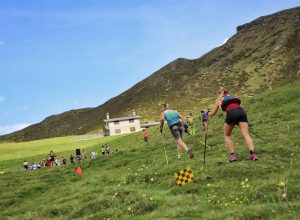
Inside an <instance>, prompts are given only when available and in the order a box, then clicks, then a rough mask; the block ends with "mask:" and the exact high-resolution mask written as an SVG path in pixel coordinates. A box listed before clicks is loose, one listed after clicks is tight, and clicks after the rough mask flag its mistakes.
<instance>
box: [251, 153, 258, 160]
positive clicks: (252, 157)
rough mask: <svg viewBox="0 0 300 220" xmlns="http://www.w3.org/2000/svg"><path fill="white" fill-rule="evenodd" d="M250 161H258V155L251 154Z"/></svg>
mask: <svg viewBox="0 0 300 220" xmlns="http://www.w3.org/2000/svg"><path fill="white" fill-rule="evenodd" d="M250 160H253V161H255V160H258V158H257V156H256V154H251V155H250Z"/></svg>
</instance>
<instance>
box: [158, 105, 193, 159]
mask: <svg viewBox="0 0 300 220" xmlns="http://www.w3.org/2000/svg"><path fill="white" fill-rule="evenodd" d="M165 120H166V121H167V124H168V126H169V128H170V131H171V133H172V135H173V137H174V138H175V139H176V145H177V153H178V159H181V154H182V151H183V150H185V151H186V152H187V153H188V154H189V156H190V158H191V159H192V158H193V157H194V154H193V150H192V149H191V148H188V147H187V146H186V144H185V143H184V142H183V140H182V121H183V120H184V118H183V117H182V115H181V114H180V113H178V112H177V111H174V110H170V109H169V105H168V104H163V112H162V114H161V119H160V132H161V133H162V130H163V127H164V122H165Z"/></svg>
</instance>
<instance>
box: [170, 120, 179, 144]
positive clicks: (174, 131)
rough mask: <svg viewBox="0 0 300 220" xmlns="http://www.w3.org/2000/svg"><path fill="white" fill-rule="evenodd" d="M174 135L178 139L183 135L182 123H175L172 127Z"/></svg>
mask: <svg viewBox="0 0 300 220" xmlns="http://www.w3.org/2000/svg"><path fill="white" fill-rule="evenodd" d="M170 130H171V133H172V135H173V137H174V138H175V139H176V140H177V139H178V138H181V137H182V125H181V123H177V124H174V125H172V126H171V127H170Z"/></svg>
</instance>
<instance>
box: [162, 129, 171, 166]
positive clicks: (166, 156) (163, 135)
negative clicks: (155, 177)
mask: <svg viewBox="0 0 300 220" xmlns="http://www.w3.org/2000/svg"><path fill="white" fill-rule="evenodd" d="M161 135H162V139H163V145H164V152H165V158H166V163H167V165H169V160H168V155H167V150H166V147H165V138H164V137H165V134H163V133H162V132H161Z"/></svg>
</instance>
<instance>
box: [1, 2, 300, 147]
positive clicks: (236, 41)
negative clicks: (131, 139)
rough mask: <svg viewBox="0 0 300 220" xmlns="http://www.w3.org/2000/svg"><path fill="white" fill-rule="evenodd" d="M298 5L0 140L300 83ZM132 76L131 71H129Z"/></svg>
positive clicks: (85, 127)
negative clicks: (93, 102) (226, 92)
mask: <svg viewBox="0 0 300 220" xmlns="http://www.w3.org/2000/svg"><path fill="white" fill-rule="evenodd" d="M299 45H300V7H297V8H293V9H290V10H286V11H282V12H278V13H276V14H272V15H269V16H264V17H260V18H258V19H256V20H254V21H252V22H250V23H247V24H244V25H241V26H239V27H238V28H237V33H236V34H235V35H234V36H232V37H231V38H230V39H229V40H228V41H227V42H226V43H225V44H224V45H222V46H220V47H217V48H215V49H213V50H212V51H210V52H209V53H207V54H206V55H204V56H202V57H201V58H199V59H195V60H187V59H183V58H181V59H177V60H175V61H173V62H171V63H169V64H168V65H166V66H165V67H163V68H161V69H160V70H158V71H156V72H155V73H153V74H152V75H151V76H149V77H148V78H146V79H144V80H143V81H141V82H139V83H138V84H136V85H135V86H133V87H132V88H130V89H128V90H127V91H126V92H124V93H122V94H120V95H119V96H117V97H115V98H112V99H111V100H109V101H108V102H106V103H104V104H103V105H101V106H99V107H97V108H86V109H79V110H72V111H68V112H65V113H63V114H60V115H55V116H51V117H48V118H47V119H45V120H44V121H43V122H41V123H38V124H36V125H32V126H30V127H28V128H25V129H23V130H21V131H18V132H15V133H13V134H10V135H6V136H3V137H0V140H9V141H30V140H36V139H44V138H49V137H58V136H67V135H74V134H85V133H88V132H91V131H94V130H99V129H102V124H103V119H104V118H105V114H106V112H110V113H111V116H112V117H117V116H126V115H129V114H131V111H132V109H135V110H136V112H137V114H139V115H141V116H143V120H153V119H156V115H157V114H158V112H159V110H158V108H157V106H158V104H159V103H161V102H163V101H167V102H169V103H170V104H171V105H173V106H174V107H175V108H178V109H183V110H184V111H186V112H188V111H193V110H196V109H198V108H199V107H200V106H202V105H204V104H207V103H208V102H209V101H210V100H209V98H210V97H211V96H212V95H213V94H215V92H216V90H217V88H218V86H220V85H226V86H228V87H229V88H231V90H232V91H234V92H236V93H238V95H239V96H241V97H247V96H250V95H253V94H258V93H260V92H263V91H267V90H271V89H273V88H277V87H279V86H281V85H285V84H287V83H289V82H293V81H295V80H299V79H300V47H299ZM128 74H130V73H128Z"/></svg>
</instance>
